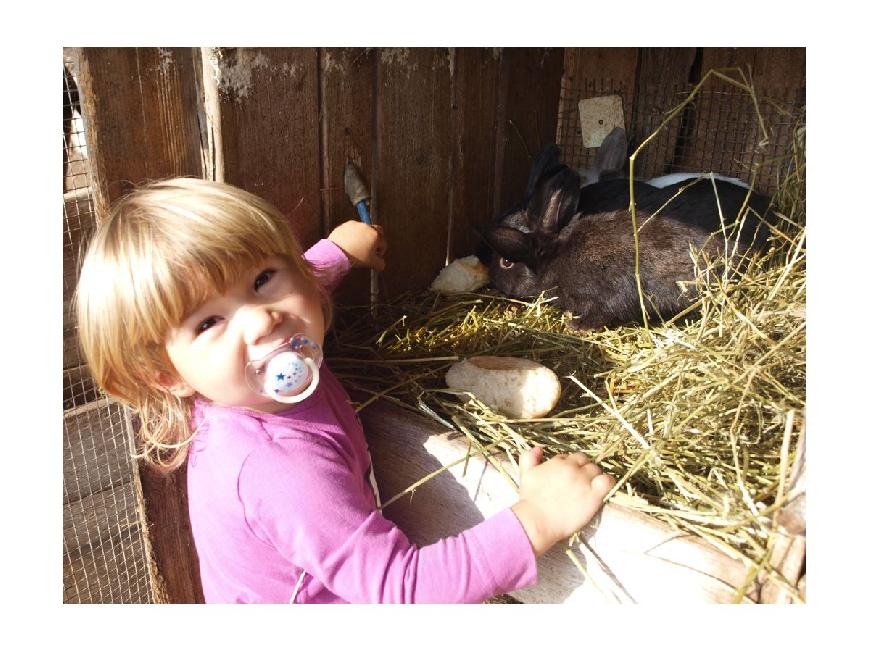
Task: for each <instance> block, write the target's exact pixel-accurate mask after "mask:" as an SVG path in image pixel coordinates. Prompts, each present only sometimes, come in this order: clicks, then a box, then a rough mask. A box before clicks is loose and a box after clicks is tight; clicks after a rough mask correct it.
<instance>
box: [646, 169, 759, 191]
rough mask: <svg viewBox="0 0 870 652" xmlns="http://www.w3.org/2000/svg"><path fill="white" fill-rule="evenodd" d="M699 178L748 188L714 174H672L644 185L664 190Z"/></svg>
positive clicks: (738, 182) (735, 180) (733, 180)
mask: <svg viewBox="0 0 870 652" xmlns="http://www.w3.org/2000/svg"><path fill="white" fill-rule="evenodd" d="M699 177H706V178H708V179H709V178H711V177H712V178H713V179H717V180H718V181H727V182H729V183H733V184H734V185H735V186H740V187H741V188H749V185H748V184H747V183H745V182H743V181H741V180H740V179H737V178H736V177H726V176H725V175H723V174H717V173H715V172H674V173H673V174H666V175H664V176H661V177H655V178H653V179H647V180H646V181H645V182H644V183H647V184H649V185H650V186H655V187H656V188H664V187H665V186H672V185H673V184H675V183H681V182H682V181H688V180H689V179H697V178H699Z"/></svg>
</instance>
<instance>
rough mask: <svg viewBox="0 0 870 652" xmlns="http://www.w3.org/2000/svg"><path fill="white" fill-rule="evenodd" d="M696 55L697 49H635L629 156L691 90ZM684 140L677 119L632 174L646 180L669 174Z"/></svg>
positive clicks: (656, 140)
mask: <svg viewBox="0 0 870 652" xmlns="http://www.w3.org/2000/svg"><path fill="white" fill-rule="evenodd" d="M696 55H697V48H640V49H639V51H638V66H637V83H636V89H635V105H634V110H633V113H634V116H635V120H634V124H633V125H632V136H631V139H630V140H631V142H630V144H629V145H630V147H629V154H631V153H632V152H633V151H634V150H635V148H636V147H638V146H639V145H640V144H641V143H642V142H643V141H644V140H645V139H646V138H647V137H649V136H650V135H652V134H653V133H654V132H655V131H656V130H657V129H658V128H659V127H660V126H661V124H662V122H663V121H664V120H665V118H666V117H667V115H668V113H669V112H670V111H671V110H672V109H674V108H675V107H677V106H679V104H680V102H682V101H683V100H684V99H685V98H686V95H687V93H688V92H689V90H690V89H691V79H690V73H691V70H692V64H693V63H694V62H695V57H696ZM685 137H686V136H685V134H684V133H683V129H682V121H681V120H680V117H679V116H678V117H675V118H674V120H673V121H672V122H671V123H668V125H667V126H665V127H664V128H663V129H662V131H660V132H659V135H658V136H656V139H655V140H654V141H653V142H651V143H650V144H649V145H648V146H647V148H645V149H644V150H643V151H642V152H641V153H640V154H639V155H638V158H637V160H636V162H635V174H636V175H637V176H638V177H641V178H650V177H655V176H659V175H663V174H668V173H670V172H671V171H672V165H673V162H674V158H675V156H676V150H677V148H678V145H679V146H681V145H682V141H683V139H685Z"/></svg>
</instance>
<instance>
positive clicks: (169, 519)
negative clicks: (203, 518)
mask: <svg viewBox="0 0 870 652" xmlns="http://www.w3.org/2000/svg"><path fill="white" fill-rule="evenodd" d="M139 477H140V478H141V482H142V495H143V496H144V500H145V513H146V514H147V515H148V529H149V532H150V533H151V546H152V550H153V555H154V560H155V562H156V564H157V568H158V570H159V572H160V577H161V578H162V579H163V581H164V583H165V589H166V597H167V600H168V601H169V602H172V603H173V604H193V603H203V602H205V598H204V596H203V593H202V583H201V582H200V579H199V557H197V555H196V547H195V546H194V542H193V533H192V531H191V528H190V516H189V515H188V511H187V468H186V466H182V467H181V468H180V469H179V470H177V471H175V472H174V473H172V474H170V475H162V474H160V473H158V472H156V471H154V470H153V469H151V468H150V467H148V466H147V465H146V464H144V463H141V464H140V465H139Z"/></svg>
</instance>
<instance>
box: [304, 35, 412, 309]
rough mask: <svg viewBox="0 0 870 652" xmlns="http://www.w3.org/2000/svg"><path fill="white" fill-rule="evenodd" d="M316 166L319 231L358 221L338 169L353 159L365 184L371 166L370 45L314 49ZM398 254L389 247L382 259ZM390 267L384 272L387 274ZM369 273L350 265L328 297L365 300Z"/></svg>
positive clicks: (373, 68)
mask: <svg viewBox="0 0 870 652" xmlns="http://www.w3.org/2000/svg"><path fill="white" fill-rule="evenodd" d="M319 59H320V116H321V118H320V119H321V136H322V144H321V169H322V178H323V189H322V193H321V197H322V198H323V223H324V229H323V235H324V236H326V235H328V234H329V232H330V231H331V230H332V229H334V228H335V227H336V226H338V225H339V224H341V223H342V222H345V221H347V220H356V219H359V217H358V214H357V212H356V210H355V209H354V207H353V206H352V205H351V203H350V200H348V198H347V196H346V195H345V192H344V167H345V165H346V163H347V161H348V160H351V161H353V162H354V163H355V164H356V165H357V167H358V168H359V170H360V172H361V173H362V174H363V176H364V177H365V179H366V181H367V182H368V183H369V184H370V187H369V191H370V192H371V191H373V190H374V189H373V188H372V187H371V183H372V171H373V169H374V163H375V161H374V151H375V147H374V137H375V133H374V129H375V72H376V66H377V55H376V51H375V49H374V48H322V49H321V50H320V57H319ZM398 256H401V252H400V251H397V250H395V249H393V248H392V247H391V250H390V252H389V253H388V256H387V263H388V265H389V263H390V261H392V260H393V259H395V258H396V257H398ZM391 272H392V270H390V273H391ZM371 277H372V272H371V271H370V270H367V269H354V270H351V272H350V273H349V274H348V275H347V276H346V277H345V279H344V280H343V281H342V283H341V286H339V288H338V290H337V291H336V293H335V296H334V300H335V301H336V302H337V303H343V304H346V305H354V304H358V305H361V304H366V303H368V301H369V298H370V295H371V282H372V281H371Z"/></svg>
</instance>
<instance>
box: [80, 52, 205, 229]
mask: <svg viewBox="0 0 870 652" xmlns="http://www.w3.org/2000/svg"><path fill="white" fill-rule="evenodd" d="M196 53H197V51H196V50H193V49H191V48H82V50H81V55H80V58H79V86H80V88H81V99H82V113H83V115H84V119H85V123H86V125H87V130H88V157H89V159H90V161H91V172H92V179H91V183H92V188H93V190H94V195H95V203H96V212H97V215H98V218H99V216H102V215H105V212H106V210H107V208H108V206H109V205H110V204H111V202H114V201H115V200H116V199H118V198H119V197H121V196H122V195H123V194H124V193H125V192H127V191H128V190H129V189H130V188H131V187H133V186H134V185H136V184H140V183H142V182H144V181H147V180H153V179H160V178H165V177H170V176H179V175H181V176H185V175H189V176H201V174H202V161H201V155H200V138H199V126H198V124H197V111H198V104H199V103H198V99H197V92H196V84H195V82H194V79H195V72H194V65H195V62H194V58H195V56H196Z"/></svg>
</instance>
